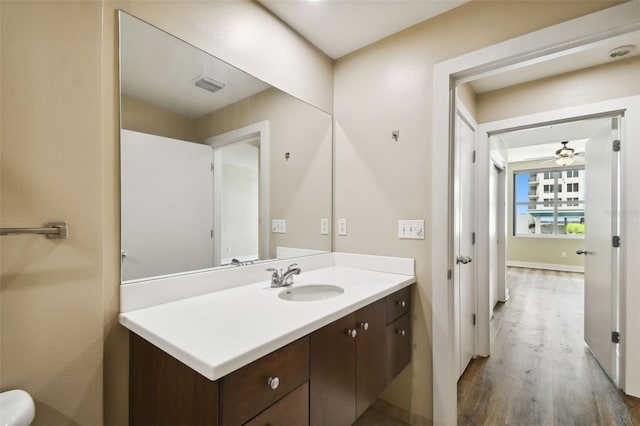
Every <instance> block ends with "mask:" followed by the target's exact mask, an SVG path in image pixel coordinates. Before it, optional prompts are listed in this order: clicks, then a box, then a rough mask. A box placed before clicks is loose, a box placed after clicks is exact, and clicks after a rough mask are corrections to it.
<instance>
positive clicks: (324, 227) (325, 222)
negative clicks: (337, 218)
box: [320, 219, 329, 235]
mask: <svg viewBox="0 0 640 426" xmlns="http://www.w3.org/2000/svg"><path fill="white" fill-rule="evenodd" d="M320 234H321V235H329V219H320Z"/></svg>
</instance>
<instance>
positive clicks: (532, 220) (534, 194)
mask: <svg viewBox="0 0 640 426" xmlns="http://www.w3.org/2000/svg"><path fill="white" fill-rule="evenodd" d="M584 176H585V171H584V167H577V168H572V169H569V170H562V171H554V170H547V171H518V172H514V206H513V211H514V221H513V235H532V234H533V235H544V236H548V237H555V236H557V237H562V236H567V235H570V236H576V237H584V228H585V223H584ZM563 189H565V190H564V191H563Z"/></svg>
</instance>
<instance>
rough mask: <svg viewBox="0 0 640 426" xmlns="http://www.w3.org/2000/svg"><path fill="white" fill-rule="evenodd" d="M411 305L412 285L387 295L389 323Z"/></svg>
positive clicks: (406, 310) (405, 311) (404, 312)
mask: <svg viewBox="0 0 640 426" xmlns="http://www.w3.org/2000/svg"><path fill="white" fill-rule="evenodd" d="M410 307H411V286H409V287H405V288H403V289H402V290H398V291H396V292H395V293H393V294H390V295H389V296H387V324H391V323H392V322H393V321H395V320H396V319H398V318H400V317H401V316H402V315H404V314H406V313H407V312H409V309H410Z"/></svg>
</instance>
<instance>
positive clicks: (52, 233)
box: [0, 222, 69, 240]
mask: <svg viewBox="0 0 640 426" xmlns="http://www.w3.org/2000/svg"><path fill="white" fill-rule="evenodd" d="M44 226H45V227H44V228H0V235H11V234H42V235H45V236H46V237H47V238H49V239H51V240H54V239H64V238H67V237H68V236H69V225H67V223H66V222H47V223H45V224H44Z"/></svg>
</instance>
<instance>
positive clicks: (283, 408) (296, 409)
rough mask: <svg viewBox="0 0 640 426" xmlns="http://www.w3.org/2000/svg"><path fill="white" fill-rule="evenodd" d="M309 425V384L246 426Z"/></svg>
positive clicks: (245, 425)
mask: <svg viewBox="0 0 640 426" xmlns="http://www.w3.org/2000/svg"><path fill="white" fill-rule="evenodd" d="M308 424H309V382H305V384H303V385H302V386H300V387H299V388H298V389H296V390H294V391H293V392H291V393H290V394H289V395H287V396H285V397H284V398H282V399H281V400H280V401H278V402H276V403H275V404H273V405H272V406H271V407H269V408H267V409H266V410H265V411H263V412H262V413H260V414H258V415H257V416H256V417H254V418H253V419H251V420H249V421H248V422H247V423H245V424H244V426H300V425H308Z"/></svg>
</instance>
